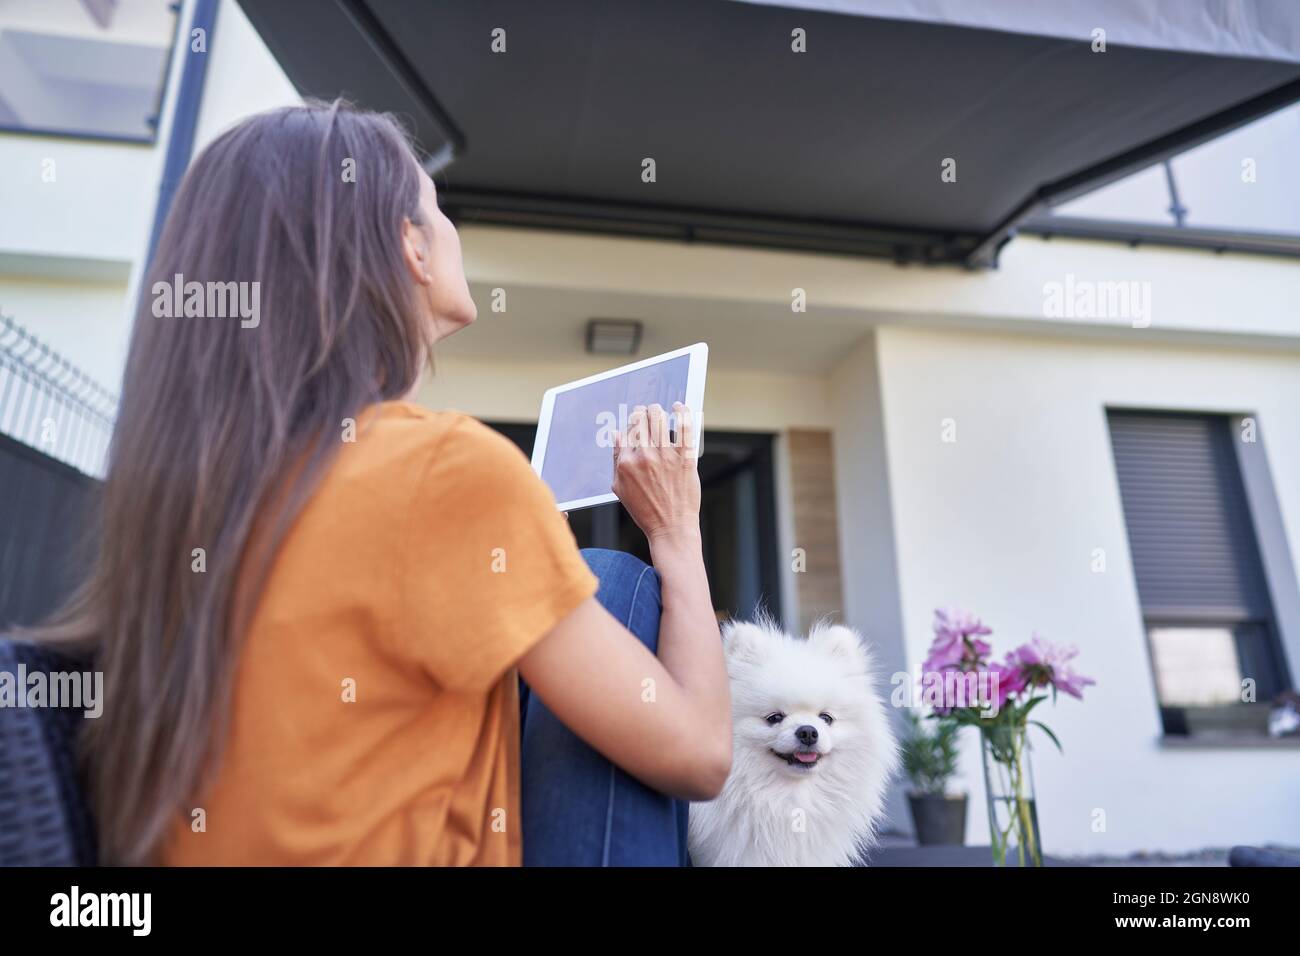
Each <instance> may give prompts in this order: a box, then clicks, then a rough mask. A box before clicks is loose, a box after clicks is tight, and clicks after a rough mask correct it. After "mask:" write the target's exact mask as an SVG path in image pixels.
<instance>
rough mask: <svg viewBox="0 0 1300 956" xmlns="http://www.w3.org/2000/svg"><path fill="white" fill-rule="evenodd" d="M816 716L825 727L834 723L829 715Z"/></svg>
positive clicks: (833, 719)
mask: <svg viewBox="0 0 1300 956" xmlns="http://www.w3.org/2000/svg"><path fill="white" fill-rule="evenodd" d="M817 716H818V717H820V718H821V719H822V720H824V721H826V726H827V727H829V726H830V725H831V724H833V723H835V718H834V717H832V716H831V715H830V714H826V713H822V714H818V715H817Z"/></svg>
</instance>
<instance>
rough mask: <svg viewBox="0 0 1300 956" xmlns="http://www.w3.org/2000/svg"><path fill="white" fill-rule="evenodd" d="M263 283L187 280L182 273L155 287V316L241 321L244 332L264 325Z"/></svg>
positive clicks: (159, 282) (156, 283) (161, 281)
mask: <svg viewBox="0 0 1300 956" xmlns="http://www.w3.org/2000/svg"><path fill="white" fill-rule="evenodd" d="M261 304H262V284H261V283H260V282H196V281H190V282H186V281H185V276H183V275H181V274H180V273H179V272H178V273H176V275H175V276H173V277H172V280H171V281H170V282H166V281H163V280H159V281H158V282H155V283H154V284H153V314H154V316H155V317H156V318H159V319H179V318H188V319H235V318H237V319H239V325H240V327H241V328H245V329H255V328H257V327H258V325H260V324H261V322H262V314H261Z"/></svg>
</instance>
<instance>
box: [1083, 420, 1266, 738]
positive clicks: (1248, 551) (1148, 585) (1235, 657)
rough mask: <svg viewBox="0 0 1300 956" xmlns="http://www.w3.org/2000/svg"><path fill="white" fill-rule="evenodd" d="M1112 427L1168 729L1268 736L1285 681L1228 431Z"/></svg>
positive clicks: (1172, 425)
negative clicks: (1271, 709) (1272, 707)
mask: <svg viewBox="0 0 1300 956" xmlns="http://www.w3.org/2000/svg"><path fill="white" fill-rule="evenodd" d="M1109 422H1110V433H1111V442H1112V445H1113V447H1114V451H1115V467H1116V470H1117V471H1118V475H1119V487H1120V496H1121V498H1122V500H1123V506H1124V519H1125V523H1126V524H1127V526H1128V537H1129V548H1130V550H1131V552H1132V555H1133V569H1134V573H1135V575H1136V577H1137V588H1138V596H1139V598H1140V600H1141V603H1142V615H1143V618H1144V620H1145V624H1146V630H1147V638H1148V641H1149V643H1150V648H1151V661H1152V669H1153V671H1154V676H1155V685H1156V693H1157V697H1158V699H1159V702H1160V714H1161V720H1162V722H1163V724H1164V731H1165V733H1166V734H1170V735H1198V736H1207V735H1208V736H1213V735H1230V736H1240V735H1246V734H1256V733H1260V734H1262V733H1264V732H1265V727H1266V726H1267V719H1268V718H1267V712H1268V702H1269V701H1270V700H1271V699H1272V698H1274V697H1275V696H1277V695H1278V694H1280V693H1282V692H1283V691H1285V690H1287V689H1288V688H1289V679H1288V676H1287V673H1288V672H1287V668H1286V662H1285V661H1284V659H1283V655H1282V650H1281V644H1280V641H1279V640H1278V633H1277V624H1276V620H1275V617H1274V614H1273V609H1272V605H1271V602H1270V598H1269V593H1268V586H1267V583H1266V579H1265V576H1264V569H1263V565H1262V562H1261V560H1260V552H1259V547H1258V544H1257V542H1256V538H1255V531H1254V526H1253V524H1252V521H1251V514H1250V506H1249V502H1248V500H1247V497H1246V491H1245V486H1244V484H1243V482H1242V476H1241V467H1240V465H1239V463H1238V460H1237V454H1236V449H1235V448H1234V440H1235V438H1234V435H1235V432H1234V428H1233V423H1232V421H1231V419H1229V418H1228V417H1227V416H1225V415H1186V414H1175V413H1159V412H1131V411H1111V412H1110V413H1109ZM1252 682H1253V691H1254V693H1253V698H1254V699H1253V701H1252V700H1251V694H1250V693H1249V690H1250V689H1251V687H1252Z"/></svg>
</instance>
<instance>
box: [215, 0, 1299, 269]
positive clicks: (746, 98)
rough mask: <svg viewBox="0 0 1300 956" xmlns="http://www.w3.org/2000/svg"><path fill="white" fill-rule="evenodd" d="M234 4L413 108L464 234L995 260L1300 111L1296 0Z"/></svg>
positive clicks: (329, 83) (319, 87) (273, 0)
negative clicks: (1225, 140)
mask: <svg viewBox="0 0 1300 956" xmlns="http://www.w3.org/2000/svg"><path fill="white" fill-rule="evenodd" d="M240 3H241V5H242V6H243V8H244V9H245V10H246V11H247V13H248V16H249V18H250V19H251V20H252V22H253V24H254V25H255V26H256V28H257V29H258V31H259V32H260V33H261V35H262V37H263V39H264V40H265V41H266V43H267V45H268V47H269V48H270V49H271V51H272V53H273V54H274V55H275V56H276V58H277V59H278V60H279V61H280V63H281V64H282V66H283V67H284V69H285V71H286V72H287V73H288V75H289V77H290V78H291V79H292V80H293V82H294V83H295V84H296V85H297V87H298V88H299V90H300V91H301V92H303V93H304V94H307V95H313V96H321V97H333V96H336V95H339V94H344V95H347V96H348V97H350V98H352V99H354V100H356V101H357V102H359V103H361V104H363V105H365V106H368V107H372V108H375V109H384V110H392V111H395V112H398V113H401V114H404V115H405V116H407V117H408V118H409V119H410V121H411V122H412V124H413V126H414V129H415V132H416V135H417V136H418V138H419V140H420V142H421V144H422V145H423V147H424V148H425V149H427V150H428V151H429V152H430V153H431V154H433V156H434V162H435V163H436V164H438V165H443V164H444V163H446V165H445V170H444V173H443V176H442V178H441V179H440V183H439V185H440V188H441V190H442V192H443V194H444V200H445V203H446V205H447V207H448V208H449V209H450V210H451V211H452V213H453V214H454V215H456V216H457V217H459V218H460V219H462V220H464V221H475V222H492V223H513V224H524V225H540V226H549V227H558V228H576V229H591V230H598V231H606V232H616V233H623V234H634V235H649V236H664V237H676V238H688V239H698V240H701V241H711V242H742V243H749V244H760V245H772V246H779V247H786V248H806V249H816V250H824V251H831V252H843V253H850V254H866V255H881V256H888V257H892V258H896V259H899V260H904V261H927V262H960V263H965V264H967V265H987V264H990V263H991V262H993V261H994V259H995V256H996V251H997V249H998V248H1000V246H1001V244H1002V243H1003V242H1005V241H1006V239H1007V238H1009V236H1010V235H1012V234H1013V233H1014V230H1015V228H1016V226H1017V225H1018V224H1019V223H1020V222H1022V221H1023V220H1024V219H1025V218H1027V217H1029V216H1031V215H1033V214H1035V213H1038V212H1041V211H1042V210H1043V209H1044V208H1045V207H1048V206H1051V205H1054V204H1056V203H1057V202H1062V201H1064V200H1066V199H1069V198H1073V197H1074V196H1077V195H1079V194H1080V193H1082V192H1085V191H1087V190H1089V189H1093V188H1096V187H1097V186H1099V185H1102V184H1103V183H1105V182H1109V181H1112V180H1114V179H1116V178H1119V177H1121V176H1123V175H1126V174H1128V173H1131V172H1133V171H1134V170H1136V169H1139V168H1141V167H1142V166H1146V165H1149V164H1151V163H1153V162H1156V161H1159V160H1161V159H1163V158H1165V157H1167V156H1169V155H1172V154H1174V153H1177V152H1180V151H1182V150H1183V149H1187V148H1189V147H1190V146H1192V145H1195V144H1197V143H1200V142H1204V141H1206V140H1208V139H1210V138H1213V137H1215V136H1217V135H1220V134H1221V133H1223V132H1225V131H1227V130H1229V129H1232V128H1235V127H1237V126H1240V125H1242V124H1244V123H1246V122H1249V121H1250V120H1252V119H1255V118H1257V117H1259V116H1262V115H1264V114H1265V113H1268V112H1271V111H1272V110H1274V109H1278V108H1280V107H1282V106H1284V105H1286V104H1288V103H1290V102H1293V101H1295V100H1298V99H1300V3H1293V2H1290V0H1258V2H1256V3H1254V4H1241V3H1236V2H1231V0H1177V2H1176V3H1175V2H1172V0H1149V2H1147V3H1141V2H1139V0H1124V2H1122V3H1121V2H1119V0H1092V2H1090V3H1082V2H1079V0H1073V2H1071V0H1058V2H1057V3H1054V4H1050V5H1047V4H1042V3H1037V2H1031V0H983V2H980V0H964V2H963V3H961V4H953V3H951V2H945V0H791V2H787V3H777V2H766V0H763V2H737V0H654V2H650V0H620V2H617V3H611V2H607V0H606V2H602V0H547V2H539V0H463V2H443V3H429V2H426V0H240ZM1017 8H1019V10H1017ZM1045 9H1046V10H1047V11H1048V12H1044V11H1045ZM953 10H957V11H960V13H959V14H954V13H951V12H950V11H953ZM1243 11H1247V12H1248V14H1249V15H1247V13H1243ZM1017 13H1020V14H1023V15H1022V16H1017V15H1016V14H1017ZM1031 14H1032V15H1031ZM1093 22H1095V26H1097V27H1101V28H1104V29H1105V30H1106V31H1107V34H1106V39H1107V48H1106V52H1104V53H1095V52H1093V50H1092V42H1093V36H1092V28H1091V27H1085V26H1084V25H1085V24H1088V23H1093ZM497 28H500V29H503V30H504V31H505V43H506V52H504V53H494V52H493V50H492V39H493V30H494V29H497ZM796 29H801V30H803V31H805V35H806V38H807V39H806V44H807V52H804V53H795V52H793V51H792V49H791V44H792V39H791V34H792V31H794V30H796ZM647 157H649V158H653V159H654V161H655V174H656V181H655V182H654V183H645V182H643V181H642V161H643V159H645V158H647ZM945 159H953V160H956V182H943V181H942V179H941V171H942V164H943V162H944V160H945Z"/></svg>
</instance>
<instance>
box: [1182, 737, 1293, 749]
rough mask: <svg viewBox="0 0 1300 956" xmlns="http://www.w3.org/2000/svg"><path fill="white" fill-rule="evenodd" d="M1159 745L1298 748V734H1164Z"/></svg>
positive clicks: (1198, 747)
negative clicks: (1271, 735) (1288, 735)
mask: <svg viewBox="0 0 1300 956" xmlns="http://www.w3.org/2000/svg"><path fill="white" fill-rule="evenodd" d="M1158 739H1159V743H1160V746H1161V747H1167V748H1169V749H1170V750H1300V736H1298V735H1294V734H1293V735H1292V736H1290V737H1266V736H1264V735H1262V734H1196V735H1183V734H1165V735H1163V736H1161V737H1160V738H1158Z"/></svg>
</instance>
